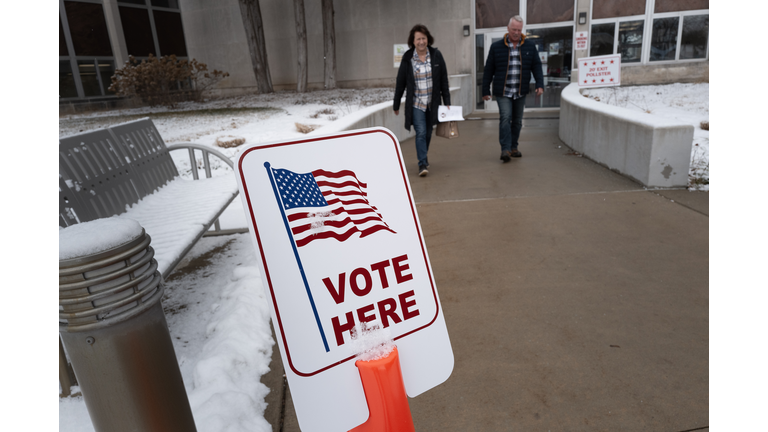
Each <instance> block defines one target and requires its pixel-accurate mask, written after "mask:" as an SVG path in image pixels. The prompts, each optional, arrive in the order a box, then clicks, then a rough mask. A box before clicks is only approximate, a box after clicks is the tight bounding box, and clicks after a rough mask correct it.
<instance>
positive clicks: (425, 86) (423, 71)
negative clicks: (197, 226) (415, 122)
mask: <svg viewBox="0 0 768 432" xmlns="http://www.w3.org/2000/svg"><path fill="white" fill-rule="evenodd" d="M411 65H412V66H413V78H414V81H415V88H414V95H413V96H414V97H413V107H414V108H418V109H420V110H422V111H426V110H427V108H429V103H430V102H431V101H432V60H431V58H430V56H429V50H427V56H426V58H425V59H424V61H423V62H422V61H421V60H419V55H418V54H417V53H416V50H414V51H413V57H412V58H411Z"/></svg>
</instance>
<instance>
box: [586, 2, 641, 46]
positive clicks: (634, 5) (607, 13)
mask: <svg viewBox="0 0 768 432" xmlns="http://www.w3.org/2000/svg"><path fill="white" fill-rule="evenodd" d="M643 14H645V0H593V3H592V19H602V18H619V17H627V16H634V15H643ZM611 54H613V53H611Z"/></svg>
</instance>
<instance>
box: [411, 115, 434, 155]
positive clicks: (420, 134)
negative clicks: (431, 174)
mask: <svg viewBox="0 0 768 432" xmlns="http://www.w3.org/2000/svg"><path fill="white" fill-rule="evenodd" d="M430 114H431V113H430V112H429V109H427V111H426V112H424V111H422V110H420V109H418V108H415V107H414V108H413V129H415V130H416V157H418V158H419V168H421V167H425V168H426V167H427V165H429V163H428V161H427V152H428V151H429V141H430V140H431V139H432V118H431V117H432V116H431V115H430Z"/></svg>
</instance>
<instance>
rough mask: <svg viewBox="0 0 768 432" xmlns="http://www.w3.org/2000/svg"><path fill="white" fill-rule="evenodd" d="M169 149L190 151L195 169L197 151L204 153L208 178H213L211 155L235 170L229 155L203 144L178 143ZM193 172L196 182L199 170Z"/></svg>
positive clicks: (190, 161)
mask: <svg viewBox="0 0 768 432" xmlns="http://www.w3.org/2000/svg"><path fill="white" fill-rule="evenodd" d="M167 147H168V151H169V152H171V151H174V150H182V149H187V151H189V165H190V166H191V167H195V166H196V165H197V164H196V161H195V150H200V151H202V152H203V164H204V167H205V177H206V178H211V163H210V160H209V158H210V156H209V155H211V154H212V155H214V156H217V157H218V158H219V159H221V160H223V161H224V162H226V164H227V165H229V167H230V168H232V169H233V170H234V169H235V163H234V162H232V160H231V159H230V158H229V157H227V155H225V154H224V153H222V152H220V151H218V150H216V149H214V148H211V147H209V146H205V145H202V144H195V143H178V144H172V145H169V146H167ZM191 171H192V178H193V179H195V180H198V175H197V170H196V169H192V170H191Z"/></svg>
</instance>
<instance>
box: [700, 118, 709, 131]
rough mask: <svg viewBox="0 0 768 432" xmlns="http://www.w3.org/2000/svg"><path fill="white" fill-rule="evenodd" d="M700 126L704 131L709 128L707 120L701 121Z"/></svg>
mask: <svg viewBox="0 0 768 432" xmlns="http://www.w3.org/2000/svg"><path fill="white" fill-rule="evenodd" d="M701 128H702V129H703V130H705V131H708V130H709V120H707V121H703V122H701Z"/></svg>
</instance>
